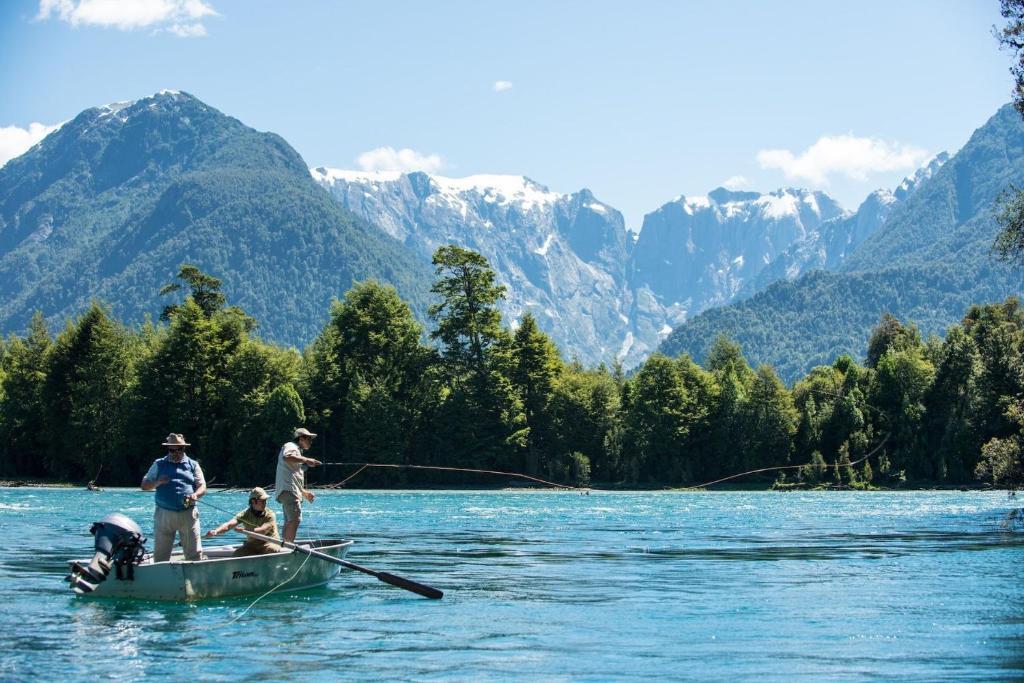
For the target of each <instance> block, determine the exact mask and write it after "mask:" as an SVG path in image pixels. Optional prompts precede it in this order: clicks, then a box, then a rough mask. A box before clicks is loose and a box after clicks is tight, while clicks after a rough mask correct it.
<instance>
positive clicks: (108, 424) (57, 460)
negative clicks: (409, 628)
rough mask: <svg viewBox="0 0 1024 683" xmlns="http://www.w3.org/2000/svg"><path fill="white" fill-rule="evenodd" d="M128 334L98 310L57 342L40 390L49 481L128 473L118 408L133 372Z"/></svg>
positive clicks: (88, 313) (93, 308)
mask: <svg viewBox="0 0 1024 683" xmlns="http://www.w3.org/2000/svg"><path fill="white" fill-rule="evenodd" d="M130 344H131V340H130V335H129V333H128V332H127V331H126V330H124V329H123V328H122V327H121V326H120V325H118V324H116V323H114V322H113V321H112V320H111V319H110V318H109V317H108V315H107V313H106V311H104V310H103V309H102V308H101V307H100V306H99V305H98V304H96V303H93V304H92V306H90V308H89V310H87V311H86V312H85V314H83V315H82V317H81V318H79V319H78V320H77V321H75V322H74V323H69V324H68V327H67V328H66V329H65V330H64V331H63V332H62V333H61V334H60V335H58V336H57V339H56V340H55V342H54V345H53V348H52V350H51V351H50V354H49V368H48V372H47V375H46V380H45V382H44V384H43V389H42V404H43V405H42V408H43V416H44V420H45V424H46V426H47V431H46V441H47V465H48V468H49V472H50V474H51V475H53V476H56V477H59V478H61V479H77V480H80V481H81V480H84V479H87V478H92V477H95V476H96V473H97V472H98V471H99V470H100V469H101V468H104V467H105V468H106V469H107V471H108V472H109V473H110V475H112V476H114V477H115V478H116V477H117V476H118V474H117V473H119V472H122V471H123V470H124V469H125V464H124V459H123V443H122V437H123V432H122V429H123V428H124V424H123V421H122V419H121V414H120V408H121V405H122V402H123V399H124V396H125V393H126V392H127V390H128V387H129V384H130V382H131V381H132V377H133V373H134V368H133V367H132V360H133V358H132V354H131V352H130V349H129V346H130Z"/></svg>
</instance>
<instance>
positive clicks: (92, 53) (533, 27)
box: [0, 0, 1011, 229]
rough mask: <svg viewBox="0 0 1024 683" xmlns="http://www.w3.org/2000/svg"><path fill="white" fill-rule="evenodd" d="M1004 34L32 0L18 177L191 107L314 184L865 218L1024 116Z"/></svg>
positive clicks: (690, 10) (7, 143)
mask: <svg viewBox="0 0 1024 683" xmlns="http://www.w3.org/2000/svg"><path fill="white" fill-rule="evenodd" d="M998 24H1001V19H1000V17H999V11H998V2H997V1H996V0H991V1H982V0H970V1H968V0H959V1H943V0H928V1H922V2H917V1H912V0H901V1H900V2H873V1H868V2H854V3H840V2H821V1H820V0H819V1H817V2H802V1H795V0H794V1H788V2H754V1H750V2H683V1H681V0H680V1H678V2H668V1H665V2H631V3H624V2H623V3H609V2H572V1H568V0H566V1H564V2H515V3H482V2H456V1H446V2H440V3H423V2H372V3H371V2H305V3H285V2H261V1H256V0H254V1H241V0H136V1H135V2H131V1H130V0H43V2H42V3H40V2H39V1H34V2H29V1H28V0H12V1H9V2H4V3H0V46H2V47H0V50H2V60H0V87H2V91H3V93H4V97H3V98H2V100H0V162H2V161H5V160H6V158H5V156H4V152H5V150H7V152H6V153H7V155H8V156H9V155H10V154H13V153H14V152H15V151H17V149H18V145H19V144H24V143H25V141H31V140H32V139H34V137H33V135H35V136H36V137H37V136H38V134H39V131H41V130H43V129H44V128H43V127H44V126H47V125H52V124H56V123H59V122H61V121H64V120H67V119H69V118H71V117H73V116H74V115H75V114H77V113H78V112H79V111H81V110H82V109H85V108H87V107H90V106H95V105H98V104H104V103H107V102H112V101H119V100H128V99H135V98H139V97H143V96H145V95H148V94H152V93H154V92H156V91H158V90H160V89H164V88H170V89H178V90H185V91H188V92H190V93H192V94H193V95H196V96H197V97H199V98H200V99H202V100H204V101H205V102H207V103H209V104H211V105H213V106H215V107H217V108H218V109H220V110H221V111H223V112H225V113H227V114H230V115H232V116H235V117H237V118H239V119H240V120H241V121H243V122H244V123H246V124H248V125H250V126H253V127H254V128H257V129H260V130H270V131H274V132H276V133H279V134H280V135H282V136H283V137H284V138H285V139H286V140H288V142H290V143H291V144H292V145H293V146H294V147H295V148H296V149H297V150H298V151H299V152H300V153H301V154H302V156H303V157H304V158H305V160H306V162H307V163H308V164H309V165H310V166H321V165H322V166H331V167H336V168H359V167H360V166H362V167H365V168H389V167H390V168H403V167H408V168H411V167H422V168H425V169H427V170H431V171H433V172H436V173H439V174H441V175H448V176H455V177H459V176H465V175H471V174H476V173H509V174H522V175H527V176H529V177H531V178H533V179H534V180H536V181H538V182H540V183H543V184H545V185H547V186H549V187H550V188H551V189H552V190H555V191H560V192H572V191H575V190H577V189H579V188H581V187H588V188H590V189H591V190H593V192H594V193H595V194H596V195H597V197H598V198H599V199H601V200H603V201H605V202H607V203H609V204H611V205H612V206H615V207H616V208H618V209H620V210H622V211H623V213H624V214H625V216H626V220H627V225H628V226H629V227H632V228H634V229H635V228H638V227H639V225H640V222H641V220H642V217H643V215H644V214H645V213H647V212H650V211H653V210H655V209H656V208H657V207H659V206H660V205H662V204H663V203H665V202H667V201H670V200H671V199H673V198H674V197H676V196H677V195H679V194H686V195H694V194H703V193H705V192H707V191H708V190H711V189H713V188H715V187H717V186H718V185H721V184H723V183H725V182H726V181H730V182H729V184H730V185H732V186H735V187H737V188H743V189H754V190H760V191H769V190H773V189H776V188H778V187H782V186H797V187H810V188H814V189H823V190H825V191H827V192H829V193H830V194H832V195H833V196H835V197H837V198H838V199H839V200H840V202H841V203H842V204H843V205H844V206H846V207H847V208H851V209H853V208H856V206H857V204H858V203H859V202H860V201H861V200H862V199H863V198H864V197H865V196H866V195H867V193H868V192H870V191H871V190H873V189H875V188H877V187H890V188H891V187H894V186H895V185H896V184H898V182H899V181H900V179H901V178H902V177H903V176H905V175H907V174H908V173H910V172H912V171H913V169H914V167H915V166H916V165H918V164H919V163H921V162H922V161H924V160H925V158H926V157H927V156H929V155H932V154H935V153H938V152H940V151H943V150H949V151H951V152H952V151H955V150H956V149H958V148H959V147H960V146H961V145H963V143H964V142H965V141H966V140H967V138H968V137H969V136H970V134H971V132H972V131H973V130H974V129H975V128H977V127H978V126H980V125H981V124H982V123H984V122H985V120H986V119H988V118H989V117H990V116H991V115H992V114H993V113H994V112H995V111H996V109H997V108H998V107H999V106H1000V105H1002V104H1003V103H1005V102H1006V101H1008V100H1009V96H1010V83H1011V78H1010V75H1009V74H1008V72H1007V68H1008V66H1009V64H1010V55H1009V54H1007V53H1005V52H1001V51H1000V50H999V49H998V45H997V42H996V40H995V38H994V37H993V36H992V33H991V29H992V26H993V25H998ZM33 124H37V125H36V126H35V127H33ZM39 124H42V125H39ZM12 150H13V151H12ZM402 150H405V151H404V152H402Z"/></svg>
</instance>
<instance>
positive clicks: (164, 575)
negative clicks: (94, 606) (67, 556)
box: [66, 513, 444, 600]
mask: <svg viewBox="0 0 1024 683" xmlns="http://www.w3.org/2000/svg"><path fill="white" fill-rule="evenodd" d="M89 532H90V533H91V534H92V535H93V536H94V537H95V546H96V554H95V555H93V557H92V559H91V560H69V561H68V564H70V565H71V573H70V574H69V575H68V576H67V577H66V580H67V582H68V583H70V584H71V589H72V590H73V591H74V592H75V593H77V594H78V595H97V596H100V597H112V598H141V599H143V600H205V599H207V598H224V597H229V596H232V595H250V594H253V593H267V592H271V591H294V590H301V589H304V588H313V587H315V586H322V585H324V584H325V583H327V582H328V581H330V580H331V579H333V578H334V577H335V576H337V575H338V571H339V567H345V568H346V569H352V570H354V571H357V572H362V573H363V574H367V575H369V576H372V577H374V578H375V579H377V580H378V581H381V582H383V583H386V584H388V585H391V586H397V587H398V588H401V589H403V590H407V591H409V592H411V593H416V594H417V595H422V596H423V597H425V598H430V599H432V600H439V599H441V598H442V597H443V596H444V593H443V592H442V591H440V590H438V589H437V588H434V587H433V586H427V585H425V584H422V583H417V582H416V581H413V580H412V579H407V578H405V577H402V576H397V575H395V574H389V573H388V572H381V571H377V570H375V569H370V568H368V567H362V566H360V565H358V564H355V563H354V562H349V561H348V560H346V559H345V555H346V554H347V553H348V549H349V548H350V547H351V546H352V541H343V540H329V541H323V540H317V541H308V540H307V541H299V542H297V543H290V542H288V541H278V540H277V539H274V538H270V537H269V536H264V535H263V534H258V533H256V532H254V531H245V530H242V533H243V534H245V535H246V536H248V537H249V538H252V539H256V540H260V541H264V542H270V541H273V542H276V543H279V544H280V545H282V546H284V548H285V550H282V551H281V552H278V553H268V554H266V555H250V556H248V557H235V556H234V554H233V552H234V550H235V549H236V548H238V546H236V545H228V546H216V547H214V548H210V549H209V550H208V551H207V553H206V558H205V559H202V560H196V561H188V560H186V559H185V558H184V557H183V556H182V554H181V553H180V552H179V553H174V554H172V555H171V559H170V561H168V562H153V558H152V556H151V555H147V554H146V549H145V541H146V539H145V538H143V536H142V529H140V528H139V525H138V524H136V523H135V522H133V521H132V520H131V519H129V518H128V517H125V516H124V515H122V514H120V513H114V514H112V515H107V516H106V517H104V518H103V519H101V520H100V521H98V522H96V523H95V524H93V525H92V528H91V529H89Z"/></svg>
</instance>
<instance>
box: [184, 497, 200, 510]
mask: <svg viewBox="0 0 1024 683" xmlns="http://www.w3.org/2000/svg"><path fill="white" fill-rule="evenodd" d="M197 500H199V497H198V496H196V494H194V493H190V494H188V495H187V496H185V507H187V508H190V507H192V506H193V505H195V504H196V501H197Z"/></svg>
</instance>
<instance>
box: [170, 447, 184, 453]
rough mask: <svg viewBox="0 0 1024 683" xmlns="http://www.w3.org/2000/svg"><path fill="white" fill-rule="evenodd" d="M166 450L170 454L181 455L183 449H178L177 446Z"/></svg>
mask: <svg viewBox="0 0 1024 683" xmlns="http://www.w3.org/2000/svg"><path fill="white" fill-rule="evenodd" d="M167 450H169V451H170V452H171V453H181V452H182V451H183V450H185V449H184V448H178V447H177V446H175V447H173V448H168V449H167Z"/></svg>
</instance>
